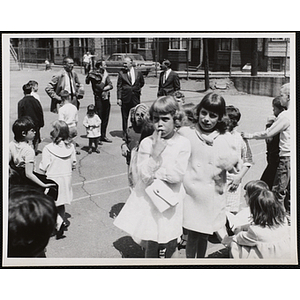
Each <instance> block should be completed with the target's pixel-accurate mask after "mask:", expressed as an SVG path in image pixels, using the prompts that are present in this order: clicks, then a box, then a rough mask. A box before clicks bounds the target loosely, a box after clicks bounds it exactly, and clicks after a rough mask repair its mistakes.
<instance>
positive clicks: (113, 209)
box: [109, 202, 125, 219]
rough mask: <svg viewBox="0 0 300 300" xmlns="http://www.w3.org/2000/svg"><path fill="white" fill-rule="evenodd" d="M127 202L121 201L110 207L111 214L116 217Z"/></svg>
mask: <svg viewBox="0 0 300 300" xmlns="http://www.w3.org/2000/svg"><path fill="white" fill-rule="evenodd" d="M124 204H125V203H123V202H120V203H117V204H115V205H113V206H112V207H111V209H110V212H109V216H110V217H111V218H112V219H114V218H115V217H116V216H117V215H118V214H119V213H120V211H121V209H122V208H123V206H124Z"/></svg>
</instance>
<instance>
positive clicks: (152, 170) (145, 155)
mask: <svg viewBox="0 0 300 300" xmlns="http://www.w3.org/2000/svg"><path fill="white" fill-rule="evenodd" d="M155 134H156V132H155V133H154V134H153V135H152V136H150V137H147V138H145V139H144V140H142V142H141V144H140V147H139V150H138V154H137V166H136V167H137V172H138V177H139V178H138V182H137V184H136V186H135V187H134V189H133V190H132V192H131V195H130V196H129V198H128V199H127V201H126V204H125V205H124V207H123V208H122V210H121V212H120V214H119V215H118V216H117V218H116V219H115V221H114V225H115V226H117V227H119V228H120V229H122V230H124V231H125V232H127V233H129V234H130V235H131V236H133V237H134V238H138V239H140V240H151V241H156V242H158V243H167V242H169V241H171V240H173V239H176V238H178V237H180V235H181V234H182V216H183V215H182V213H183V202H182V201H183V198H184V197H185V191H184V188H183V184H182V180H183V176H184V174H185V172H186V168H187V165H188V159H189V156H190V151H191V146H190V143H189V141H188V140H187V139H186V138H184V137H182V136H180V135H178V134H177V133H175V134H174V136H173V137H172V138H171V139H169V140H166V142H167V146H166V148H165V150H164V151H163V152H162V154H161V161H160V164H156V162H155V161H154V160H153V159H152V157H151V155H150V154H151V151H152V145H153V140H154V135H155ZM154 177H155V178H158V179H161V180H164V181H165V182H167V184H168V185H169V186H170V187H171V189H172V190H173V192H174V193H176V194H177V197H178V198H177V199H178V201H179V203H178V204H177V205H176V206H174V207H171V208H169V209H167V210H166V211H164V212H162V213H161V212H159V211H158V209H157V208H156V206H155V205H154V204H153V203H152V201H151V199H150V198H149V197H148V195H147V194H146V192H145V188H146V187H147V185H149V184H151V182H152V180H153V178H154Z"/></svg>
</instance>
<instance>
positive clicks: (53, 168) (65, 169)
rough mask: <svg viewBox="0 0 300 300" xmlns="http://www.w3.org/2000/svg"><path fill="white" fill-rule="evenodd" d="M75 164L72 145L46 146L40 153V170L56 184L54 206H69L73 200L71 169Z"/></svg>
mask: <svg viewBox="0 0 300 300" xmlns="http://www.w3.org/2000/svg"><path fill="white" fill-rule="evenodd" d="M75 164H76V154H75V148H74V145H73V144H69V145H66V144H65V143H64V142H63V141H61V142H60V143H59V144H55V143H50V144H48V145H46V146H45V147H44V149H43V153H42V161H41V163H40V169H41V170H42V171H44V172H46V175H47V178H49V179H52V180H54V181H55V182H56V183H57V184H58V198H57V201H55V204H56V206H60V205H64V204H70V203H71V201H72V200H73V190H72V169H73V168H74V167H75Z"/></svg>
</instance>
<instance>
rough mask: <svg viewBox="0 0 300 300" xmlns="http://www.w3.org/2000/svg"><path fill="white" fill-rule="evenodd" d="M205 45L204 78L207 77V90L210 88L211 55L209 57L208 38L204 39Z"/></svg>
mask: <svg viewBox="0 0 300 300" xmlns="http://www.w3.org/2000/svg"><path fill="white" fill-rule="evenodd" d="M203 46H204V53H203V54H204V78H205V90H206V91H207V90H208V89H209V72H208V68H209V57H208V40H207V38H205V39H203Z"/></svg>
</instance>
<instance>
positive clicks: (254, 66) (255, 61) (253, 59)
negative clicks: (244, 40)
mask: <svg viewBox="0 0 300 300" xmlns="http://www.w3.org/2000/svg"><path fill="white" fill-rule="evenodd" d="M251 46H252V49H251V50H252V53H251V76H257V67H258V54H257V39H252V45H251Z"/></svg>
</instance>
